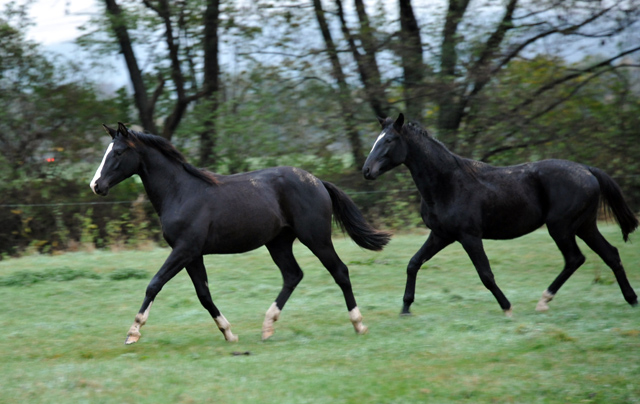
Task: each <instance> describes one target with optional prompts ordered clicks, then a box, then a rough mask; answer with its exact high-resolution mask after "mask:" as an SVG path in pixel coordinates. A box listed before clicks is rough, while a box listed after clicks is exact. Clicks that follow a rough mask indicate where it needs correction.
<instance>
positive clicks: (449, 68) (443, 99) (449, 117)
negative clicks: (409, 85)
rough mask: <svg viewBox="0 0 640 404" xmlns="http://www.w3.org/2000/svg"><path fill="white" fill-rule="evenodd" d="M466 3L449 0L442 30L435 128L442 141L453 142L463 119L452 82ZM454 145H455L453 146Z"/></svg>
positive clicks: (456, 90)
mask: <svg viewBox="0 0 640 404" xmlns="http://www.w3.org/2000/svg"><path fill="white" fill-rule="evenodd" d="M468 6H469V0H449V9H448V11H447V16H446V19H445V23H444V29H443V30H442V46H441V56H440V86H441V88H440V91H438V97H437V100H436V102H437V104H438V107H439V111H438V131H439V134H440V136H441V137H443V138H444V139H445V142H446V143H448V144H450V145H455V143H456V142H455V140H456V134H457V132H458V129H459V128H460V123H461V122H462V114H461V111H459V110H458V108H457V107H458V102H459V100H460V94H458V91H459V90H458V88H457V86H456V84H455V75H456V65H457V63H458V53H457V51H456V45H457V42H458V39H457V33H458V25H459V24H460V21H461V20H462V16H463V15H464V12H465V11H466V10H467V7H468ZM454 149H455V147H454Z"/></svg>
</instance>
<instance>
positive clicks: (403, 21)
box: [398, 0, 427, 121]
mask: <svg viewBox="0 0 640 404" xmlns="http://www.w3.org/2000/svg"><path fill="white" fill-rule="evenodd" d="M399 5H400V41H401V43H400V46H399V48H398V50H399V53H400V58H401V61H402V70H403V75H404V89H403V92H404V102H405V114H406V115H407V116H408V117H409V118H413V119H416V120H418V121H420V120H421V118H422V116H423V113H424V112H423V111H424V106H425V101H426V100H425V98H424V92H423V91H422V86H423V85H424V83H423V79H424V76H425V72H426V70H427V66H425V64H424V63H423V60H422V40H421V39H420V27H418V21H417V20H416V17H415V15H414V14H413V7H412V6H411V0H399Z"/></svg>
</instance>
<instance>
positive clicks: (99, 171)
mask: <svg viewBox="0 0 640 404" xmlns="http://www.w3.org/2000/svg"><path fill="white" fill-rule="evenodd" d="M112 149H113V142H111V143H109V147H107V151H106V152H105V153H104V157H102V163H100V166H99V167H98V169H97V170H96V174H95V175H94V176H93V179H92V180H91V183H90V184H89V186H90V187H91V190H92V191H93V193H94V194H95V193H96V182H98V179H99V178H100V176H101V175H102V167H104V162H105V161H107V156H108V155H109V154H110V153H111V150H112Z"/></svg>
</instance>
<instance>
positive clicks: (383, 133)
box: [369, 130, 387, 153]
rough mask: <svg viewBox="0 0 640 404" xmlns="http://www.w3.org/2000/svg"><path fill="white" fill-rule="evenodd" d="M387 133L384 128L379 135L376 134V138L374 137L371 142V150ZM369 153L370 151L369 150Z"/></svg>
mask: <svg viewBox="0 0 640 404" xmlns="http://www.w3.org/2000/svg"><path fill="white" fill-rule="evenodd" d="M386 134H387V131H386V130H383V131H382V133H380V136H378V138H377V139H376V141H375V143H374V144H373V147H372V148H371V151H373V149H375V148H376V145H377V144H378V142H379V141H380V140H381V139H382V138H383V137H384V135H386ZM369 153H371V152H369Z"/></svg>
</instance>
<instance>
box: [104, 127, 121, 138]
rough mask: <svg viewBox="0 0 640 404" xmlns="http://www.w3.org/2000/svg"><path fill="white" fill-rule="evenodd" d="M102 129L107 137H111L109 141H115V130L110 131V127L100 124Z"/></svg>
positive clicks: (116, 132)
mask: <svg viewBox="0 0 640 404" xmlns="http://www.w3.org/2000/svg"><path fill="white" fill-rule="evenodd" d="M102 127H103V128H104V130H105V131H106V132H107V133H108V134H109V136H111V139H115V137H116V135H117V134H118V131H117V130H115V129H111V128H110V127H108V126H107V125H105V124H102Z"/></svg>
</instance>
